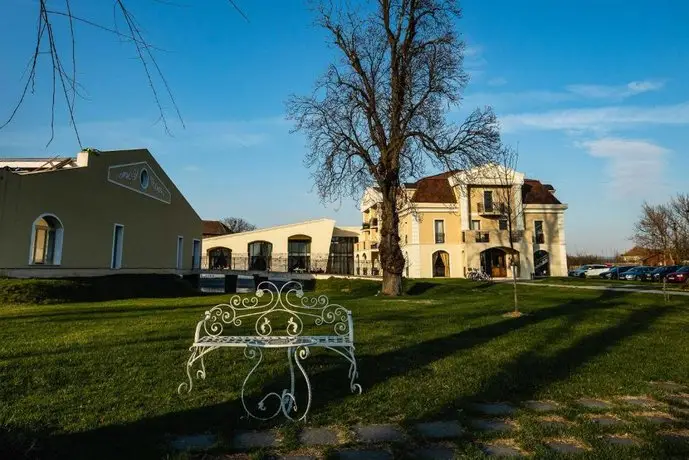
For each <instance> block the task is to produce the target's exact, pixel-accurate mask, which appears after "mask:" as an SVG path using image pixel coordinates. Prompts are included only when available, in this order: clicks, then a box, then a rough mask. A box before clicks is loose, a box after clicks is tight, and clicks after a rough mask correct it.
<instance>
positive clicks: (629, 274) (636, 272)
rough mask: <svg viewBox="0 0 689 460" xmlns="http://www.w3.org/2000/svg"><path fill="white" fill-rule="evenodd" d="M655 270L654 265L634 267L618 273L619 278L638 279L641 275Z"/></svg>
mask: <svg viewBox="0 0 689 460" xmlns="http://www.w3.org/2000/svg"><path fill="white" fill-rule="evenodd" d="M653 270H655V267H643V266H641V267H634V268H632V269H631V270H627V271H626V272H624V273H622V274H621V275H620V279H621V280H629V281H631V280H634V281H640V280H641V277H642V276H644V275H646V274H647V273H650V272H652V271H653Z"/></svg>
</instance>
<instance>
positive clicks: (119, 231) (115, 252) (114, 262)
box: [110, 224, 124, 269]
mask: <svg viewBox="0 0 689 460" xmlns="http://www.w3.org/2000/svg"><path fill="white" fill-rule="evenodd" d="M123 247H124V225H120V224H115V227H114V228H113V234H112V258H111V262H110V268H114V269H118V268H122V248H123Z"/></svg>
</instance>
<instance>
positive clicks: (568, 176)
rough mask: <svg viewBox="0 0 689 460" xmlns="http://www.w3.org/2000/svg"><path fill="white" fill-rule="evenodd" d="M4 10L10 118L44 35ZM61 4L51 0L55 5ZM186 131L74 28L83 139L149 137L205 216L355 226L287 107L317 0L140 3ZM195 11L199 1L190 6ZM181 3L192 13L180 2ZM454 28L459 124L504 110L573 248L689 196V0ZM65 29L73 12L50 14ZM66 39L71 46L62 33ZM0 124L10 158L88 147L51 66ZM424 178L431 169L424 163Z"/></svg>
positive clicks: (84, 9)
mask: <svg viewBox="0 0 689 460" xmlns="http://www.w3.org/2000/svg"><path fill="white" fill-rule="evenodd" d="M6 3H7V4H6V5H5V11H4V12H5V14H3V15H2V16H0V39H2V43H5V44H6V45H7V44H9V43H11V44H12V45H11V46H3V47H0V62H2V71H0V88H1V90H0V115H2V116H3V117H4V116H5V115H6V114H7V113H8V112H9V110H10V107H11V106H12V105H13V103H14V102H15V101H16V98H17V96H18V93H19V90H20V88H21V86H20V85H21V76H22V71H23V70H24V67H25V65H26V62H27V59H28V58H29V56H30V53H31V48H32V46H33V39H34V34H35V10H36V9H37V5H36V3H34V2H26V1H25V0H9V1H8V2H6ZM61 3H62V2H59V1H55V2H52V4H53V5H54V7H55V8H59V7H60V5H61ZM129 3H130V4H131V8H132V11H133V12H134V13H135V14H136V15H137V18H138V19H139V21H140V22H141V23H142V24H143V25H144V28H145V33H146V36H147V38H148V39H149V41H150V42H152V43H153V44H154V45H156V46H158V47H160V48H163V49H164V51H161V52H159V53H158V54H157V56H158V59H159V63H160V65H161V67H162V69H163V71H164V73H165V76H166V78H167V80H168V83H169V84H170V86H171V88H172V90H173V92H174V96H175V98H176V101H177V104H178V105H179V107H180V110H181V112H182V116H183V118H184V121H185V124H186V127H185V128H183V127H182V126H181V124H180V123H178V122H176V121H175V120H174V117H173V116H172V112H170V110H171V107H170V104H169V102H164V104H165V108H166V110H167V111H168V114H169V115H170V120H171V130H172V136H169V135H168V134H166V133H165V131H164V129H163V127H162V126H161V124H160V123H159V122H157V119H158V116H157V109H156V107H155V104H154V103H153V99H152V96H151V93H150V91H149V89H148V86H147V83H146V80H145V76H144V74H143V71H142V69H141V66H140V65H139V64H138V63H137V61H136V59H135V51H134V49H133V48H132V46H131V45H130V44H127V43H123V42H121V41H119V40H118V39H117V38H116V37H114V36H112V35H109V34H107V33H104V32H102V31H98V30H95V29H92V28H89V27H88V26H83V25H80V26H78V27H77V31H76V32H77V40H78V41H77V56H78V61H77V68H78V69H77V71H78V77H79V80H80V83H81V84H82V85H83V88H84V89H83V92H84V95H85V96H86V98H85V99H81V100H78V101H77V121H78V124H79V129H80V131H81V135H82V140H83V143H84V145H87V146H91V147H96V148H99V149H102V150H109V149H118V148H131V147H147V148H149V149H150V150H151V151H152V152H153V154H154V155H155V156H156V158H157V159H158V160H159V161H160V163H161V164H162V165H163V167H164V168H165V170H166V171H167V172H168V174H169V175H170V176H171V177H172V178H173V180H174V181H175V183H176V184H177V185H178V187H179V188H180V189H181V190H182V192H183V193H184V194H185V195H186V196H187V198H188V199H189V201H190V202H191V203H192V205H193V206H194V207H195V208H196V210H197V211H198V212H199V214H200V215H201V216H202V217H204V218H220V217H223V216H228V215H233V216H241V217H244V218H246V219H248V220H249V221H251V222H253V223H255V224H257V225H259V226H269V225H274V224H281V223H289V222H296V221H300V220H305V219H309V218H316V217H324V216H329V217H333V218H335V219H337V221H338V222H339V223H341V224H343V225H346V224H354V225H356V224H357V223H359V221H360V214H359V212H358V210H357V209H356V204H355V202H354V201H353V200H351V199H348V198H343V200H342V202H340V203H335V204H332V205H327V206H326V205H323V204H321V203H320V201H319V199H318V197H317V195H316V193H315V191H314V190H313V187H312V183H311V180H310V176H309V171H308V170H306V169H305V168H304V166H303V163H302V161H303V158H304V154H305V142H304V139H303V137H302V136H301V135H299V134H293V133H290V130H291V125H290V123H289V122H287V121H285V120H284V113H285V105H284V103H285V100H286V99H287V97H288V96H289V95H290V94H292V93H296V94H305V93H307V92H308V91H310V89H311V88H312V86H313V83H314V81H315V79H316V78H317V77H318V76H319V75H321V73H322V72H323V70H324V69H325V66H326V65H327V63H328V62H329V61H330V60H331V59H332V56H333V53H334V51H333V50H332V49H331V48H329V46H328V45H327V43H326V40H325V38H326V37H325V35H324V34H323V32H322V31H320V30H319V29H316V28H314V27H313V26H312V21H313V17H312V16H311V14H310V12H309V11H308V10H307V8H306V2H300V1H289V2H285V1H267V0H257V1H253V2H249V1H247V0H237V3H238V4H239V5H240V6H241V8H242V9H243V11H244V12H245V13H246V14H247V16H248V17H249V19H250V21H249V22H248V23H247V22H246V21H244V20H243V19H242V17H241V16H240V15H238V14H237V13H236V12H235V11H234V10H233V9H232V7H231V6H230V5H229V4H228V3H227V2H226V1H223V0H207V1H204V2H192V1H190V0H186V1H185V0H180V2H179V3H180V4H181V5H182V6H170V5H167V4H165V3H164V2H152V1H151V2H141V1H136V2H134V1H131V2H129ZM194 4H196V5H197V6H192V5H194ZM110 5H111V3H110V2H89V1H86V0H77V1H72V8H73V9H74V10H75V11H76V13H77V14H79V15H82V16H86V17H88V18H90V19H94V20H97V21H99V22H103V23H106V24H112V9H111V7H110ZM185 5H186V6H185ZM462 7H463V11H464V17H463V19H462V20H461V21H460V22H459V23H458V28H459V29H460V30H461V32H462V34H463V37H464V39H465V41H466V43H467V46H468V48H467V56H466V67H467V69H468V71H469V72H470V74H471V82H470V84H469V86H468V88H467V90H466V92H465V99H464V105H463V107H462V109H460V110H459V111H455V112H452V113H450V114H449V116H450V117H452V118H457V119H459V118H460V116H461V114H462V113H463V112H465V111H466V110H469V109H471V108H473V107H475V106H480V105H492V106H493V107H494V108H495V110H496V112H497V113H498V116H499V117H500V119H501V122H502V125H503V133H504V138H505V140H506V141H507V142H508V143H511V144H513V145H515V146H517V147H518V150H519V152H520V167H519V169H520V170H522V171H524V172H525V173H526V174H527V176H528V177H533V178H538V179H541V180H543V181H544V182H548V183H552V184H553V185H554V186H555V187H556V189H557V195H558V197H559V198H560V199H561V200H562V201H564V202H566V203H567V204H569V207H570V208H569V211H568V212H567V239H568V246H569V248H568V249H569V252H570V253H574V252H577V251H584V250H587V251H597V252H603V253H607V254H611V253H612V252H613V251H614V250H616V249H626V248H628V247H630V245H631V242H630V241H629V239H628V238H629V236H630V235H631V233H632V227H633V223H634V220H635V219H636V217H637V215H638V212H639V208H640V205H641V204H642V203H643V202H644V201H645V200H646V201H649V202H662V201H664V200H667V199H668V198H669V197H670V196H671V195H672V194H674V193H677V192H689V190H688V189H689V151H688V148H687V144H688V142H687V141H689V134H687V133H689V130H688V128H689V79H687V75H689V59H688V58H687V56H689V55H688V54H687V49H689V28H688V27H687V26H686V24H688V23H689V3H687V2H681V1H669V0H666V1H663V0H656V1H653V2H651V1H634V2H629V1H622V0H596V1H594V0H581V1H577V2H553V1H535V0H534V1H529V0H526V1H522V2H513V1H508V0H497V1H494V2H485V1H481V0H465V1H463V2H462ZM56 21H57V22H56V33H57V34H58V37H64V36H65V35H64V34H65V33H66V31H67V29H66V28H65V27H64V26H65V25H66V23H60V22H59V20H56ZM60 43H61V44H63V45H68V43H67V42H65V41H64V39H61V42H60ZM46 65H47V63H44V64H43V67H41V69H39V70H42V72H40V73H39V79H38V81H37V85H36V91H35V94H34V95H32V96H31V97H30V98H29V99H28V100H27V102H26V104H25V105H24V107H23V108H22V110H21V111H20V112H19V114H18V116H17V118H16V119H15V121H14V122H13V123H12V124H11V125H10V126H9V127H7V128H5V129H4V130H0V156H5V157H7V156H50V155H58V154H59V155H69V154H74V153H75V152H76V151H77V150H78V144H77V142H76V140H75V138H74V135H73V133H72V131H71V129H70V127H69V124H68V120H67V119H66V117H65V113H64V109H63V106H62V105H60V104H58V117H57V120H56V137H55V140H54V141H53V142H52V143H51V144H50V145H49V146H48V147H46V145H45V144H46V142H47V141H48V139H49V136H50V132H49V120H50V112H49V94H50V93H49V88H50V75H49V73H48V71H49V68H48V67H46ZM427 172H429V173H431V172H433V171H427Z"/></svg>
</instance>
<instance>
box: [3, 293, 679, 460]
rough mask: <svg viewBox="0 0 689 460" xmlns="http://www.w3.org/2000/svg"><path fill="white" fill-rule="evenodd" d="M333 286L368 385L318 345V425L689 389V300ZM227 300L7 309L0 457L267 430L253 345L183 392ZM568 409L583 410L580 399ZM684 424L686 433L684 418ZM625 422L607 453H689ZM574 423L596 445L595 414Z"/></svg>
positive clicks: (530, 432) (264, 378)
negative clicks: (209, 313) (250, 411)
mask: <svg viewBox="0 0 689 460" xmlns="http://www.w3.org/2000/svg"><path fill="white" fill-rule="evenodd" d="M329 286H330V289H329V290H326V291H323V293H325V294H328V295H329V296H330V297H331V301H333V302H338V303H341V304H343V305H345V306H346V307H347V308H349V309H351V310H352V311H353V314H354V322H355V338H356V343H357V358H358V362H359V373H360V378H359V383H361V385H362V386H363V390H364V391H363V394H361V395H352V394H351V393H350V392H349V389H348V379H347V375H346V374H347V369H348V366H347V365H346V363H345V362H344V360H342V359H338V358H337V357H336V356H334V355H333V354H332V353H330V354H329V353H327V352H325V351H314V352H313V354H312V356H311V357H309V358H308V359H307V361H306V366H307V370H308V372H309V375H310V376H311V383H312V386H313V392H314V402H313V406H312V408H311V412H310V417H309V419H308V424H309V425H316V426H318V425H353V424H356V423H359V422H365V423H368V422H391V421H392V422H396V423H401V424H403V425H406V424H411V423H413V422H415V421H418V420H443V419H457V418H459V419H462V418H463V417H465V415H466V413H467V412H466V410H465V409H466V408H467V406H468V404H469V403H471V402H478V401H512V402H515V403H517V402H519V401H524V400H529V399H550V400H556V401H559V402H562V403H564V404H567V403H571V402H572V401H573V400H575V399H577V398H579V397H583V396H590V397H600V398H613V397H616V396H623V395H651V396H655V397H657V398H661V397H662V394H661V393H659V392H658V391H657V390H655V389H654V388H653V387H652V386H651V385H649V382H650V381H674V382H679V383H683V384H689V336H687V331H688V330H689V302H688V301H687V299H684V298H677V299H672V300H671V301H670V302H669V303H665V302H664V301H663V298H662V296H652V295H647V294H630V293H621V292H610V291H600V292H597V291H579V290H574V289H556V288H544V287H529V286H520V287H519V289H520V300H521V305H522V310H523V311H524V312H527V313H528V315H526V316H522V317H520V318H509V317H504V316H503V313H505V312H507V311H509V310H510V309H511V296H512V291H511V289H512V288H511V286H510V285H500V284H496V285H491V284H477V283H471V282H466V281H460V280H447V281H435V280H426V281H419V282H415V283H410V284H409V285H408V286H407V292H408V294H406V295H405V296H404V297H402V298H396V299H390V298H384V297H380V296H375V295H374V294H375V292H376V290H377V286H375V285H367V284H366V283H363V282H356V283H353V284H352V285H351V286H352V289H351V290H350V289H349V288H347V289H344V291H343V288H345V287H347V286H349V282H341V283H331V284H330V285H329ZM227 298H228V296H213V297H192V298H182V299H137V300H131V301H127V300H125V301H114V302H104V303H98V304H69V305H59V306H2V307H0V382H1V383H0V457H3V449H4V452H5V453H6V455H13V454H17V453H19V452H24V451H26V450H27V449H28V448H30V447H31V452H30V455H29V456H35V457H39V458H54V457H64V458H79V457H81V458H105V457H111V458H124V457H129V458H151V457H153V458H160V457H161V456H162V455H165V452H166V449H167V447H166V445H167V442H168V441H169V439H171V438H172V437H173V436H175V435H180V434H194V433H203V432H210V433H216V434H219V435H220V436H221V438H224V439H229V438H230V436H231V433H232V432H233V430H236V429H253V428H263V427H266V426H269V425H265V424H261V423H258V422H253V421H248V420H245V419H242V418H241V417H242V416H243V414H244V412H243V409H242V406H241V403H240V401H239V399H238V398H239V390H240V388H241V384H242V381H243V379H244V377H245V376H246V373H247V371H248V370H249V366H250V364H251V362H250V361H249V360H247V359H246V358H244V357H243V355H242V353H241V350H238V349H231V350H219V351H215V352H213V353H211V354H209V355H208V356H207V358H206V368H207V372H208V376H207V378H206V380H205V381H195V382H194V384H195V386H194V389H193V391H192V392H191V393H190V394H185V395H183V396H179V395H178V394H177V393H176V389H177V386H178V385H179V384H180V383H181V382H183V381H185V378H186V375H185V373H184V366H185V363H186V360H187V358H188V347H189V345H190V344H191V341H192V338H193V332H194V331H193V330H194V327H195V325H196V322H197V321H198V320H199V319H201V318H202V316H203V313H204V311H205V310H206V309H207V308H208V307H209V306H212V305H214V304H216V303H220V302H224V301H226V300H227ZM283 354H284V352H280V353H279V356H277V353H276V356H271V359H268V360H267V361H266V363H265V366H263V367H262V368H261V373H260V374H258V375H257V379H256V380H255V381H254V382H253V383H252V384H251V385H250V389H251V391H252V392H255V393H256V394H258V392H259V390H260V389H261V387H264V388H265V387H271V386H273V385H276V382H281V381H283V380H284V378H286V376H287V369H286V364H285V363H284V357H283ZM570 407H571V406H570ZM561 414H562V415H563V416H565V417H568V418H570V419H573V420H574V419H577V417H580V416H581V414H579V413H578V412H576V411H573V410H572V409H571V408H569V409H563V411H562V413H561ZM517 418H518V420H522V423H521V425H522V426H523V429H522V430H520V431H519V434H518V435H516V436H517V437H518V438H519V439H520V441H521V442H522V443H523V445H525V446H527V448H529V449H530V451H532V452H535V453H537V454H538V453H539V452H541V453H542V449H541V447H539V446H540V444H539V443H540V440H541V439H542V438H543V437H546V436H549V435H554V434H553V433H549V432H548V431H547V430H546V431H544V430H543V429H542V428H539V427H538V426H536V425H535V424H533V423H531V422H530V420H531V419H530V418H529V417H528V414H526V413H522V412H519V413H518V414H517ZM278 423H282V422H281V421H279V422H278ZM678 423H679V427H680V428H681V427H684V428H689V421H687V419H686V418H685V419H684V420H683V421H682V420H680V421H679V422H678ZM577 427H578V428H577ZM279 428H281V429H283V430H286V431H287V432H288V431H289V430H290V428H289V427H287V428H286V427H285V425H282V426H279ZM627 429H628V430H632V432H633V433H634V434H635V435H636V436H638V437H639V438H641V439H643V440H644V441H645V442H644V444H643V447H641V448H638V449H637V450H634V451H629V450H624V449H623V448H620V449H622V450H615V449H612V450H608V451H605V452H607V453H606V454H605V455H608V454H609V456H610V458H627V457H626V455H627V454H628V453H629V452H632V453H633V456H635V457H636V458H666V456H667V455H670V454H673V455H674V454H677V455H679V456H680V457H678V458H685V457H686V456H689V447H687V446H679V447H678V446H676V445H674V444H673V445H668V444H667V443H666V442H664V441H662V440H660V439H659V438H658V437H656V436H654V433H655V431H656V430H657V429H658V428H657V427H653V426H650V425H646V424H636V423H634V424H632V425H631V428H630V427H627ZM573 430H574V431H575V433H574V434H576V435H577V436H579V437H582V438H583V439H585V440H586V441H587V442H589V443H590V444H592V445H596V443H597V442H598V443H599V441H597V439H598V436H599V432H598V431H596V430H595V429H594V428H592V427H590V426H589V425H588V424H586V423H583V424H578V425H576V427H575V428H573ZM560 434H562V433H560ZM565 434H566V433H565ZM563 435H564V434H563ZM477 436H479V437H480V436H481V435H477ZM484 436H487V435H484ZM3 445H4V447H3ZM32 446H33V447H32ZM627 449H628V448H627ZM672 449H675V450H672ZM543 455H544V456H547V454H545V453H543ZM592 455H593V454H592ZM600 455H602V454H600V453H598V454H596V455H595V456H593V457H590V458H603V457H605V456H603V457H601V456H600ZM630 455H631V454H630ZM605 458H607V457H605Z"/></svg>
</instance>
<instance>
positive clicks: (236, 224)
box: [220, 217, 256, 233]
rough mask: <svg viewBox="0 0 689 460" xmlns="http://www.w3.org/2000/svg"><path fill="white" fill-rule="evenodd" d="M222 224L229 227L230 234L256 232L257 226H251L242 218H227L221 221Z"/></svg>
mask: <svg viewBox="0 0 689 460" xmlns="http://www.w3.org/2000/svg"><path fill="white" fill-rule="evenodd" d="M220 222H222V223H223V224H224V225H225V227H227V229H228V230H229V232H230V233H241V232H249V231H251V230H256V226H255V225H254V224H250V223H249V222H247V221H246V220H244V219H242V218H241V217H225V218H224V219H220Z"/></svg>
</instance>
